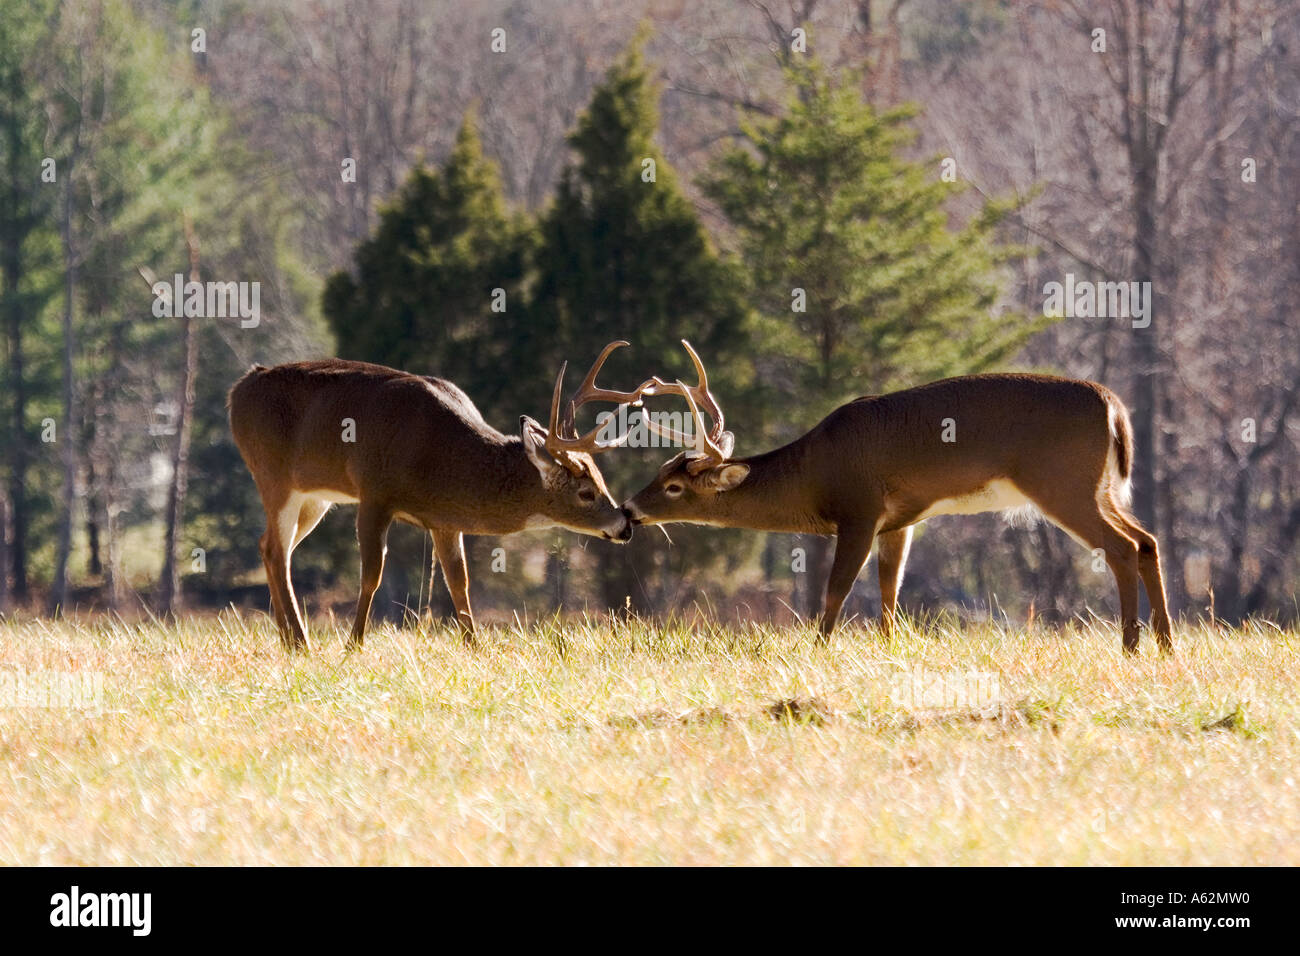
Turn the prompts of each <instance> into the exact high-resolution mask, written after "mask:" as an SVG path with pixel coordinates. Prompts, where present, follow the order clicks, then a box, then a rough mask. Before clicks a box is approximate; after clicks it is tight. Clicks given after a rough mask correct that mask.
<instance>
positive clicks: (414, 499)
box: [229, 342, 639, 650]
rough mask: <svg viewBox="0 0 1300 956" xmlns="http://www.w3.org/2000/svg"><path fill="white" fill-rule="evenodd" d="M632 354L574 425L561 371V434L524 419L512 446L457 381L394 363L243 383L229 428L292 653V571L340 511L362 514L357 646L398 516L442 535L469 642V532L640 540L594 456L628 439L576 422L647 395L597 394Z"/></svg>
mask: <svg viewBox="0 0 1300 956" xmlns="http://www.w3.org/2000/svg"><path fill="white" fill-rule="evenodd" d="M624 345H627V343H626V342H612V343H610V344H609V345H608V346H606V347H605V350H604V351H603V352H602V353H601V354H600V357H599V358H598V359H597V360H596V363H595V364H594V365H593V366H592V367H591V371H589V372H588V373H587V377H586V378H585V379H584V380H583V382H582V384H581V385H580V386H579V387H578V390H577V392H575V393H574V395H573V397H572V399H571V400H570V401H569V402H568V404H567V407H566V410H565V412H564V414H563V415H561V411H560V391H561V388H562V386H563V383H564V370H565V369H564V366H561V368H560V374H559V376H558V377H557V378H556V380H555V392H554V394H553V395H552V399H551V419H550V426H549V427H548V428H543V427H542V426H541V425H539V424H538V423H537V422H535V421H533V419H531V418H529V417H528V416H527V415H523V416H521V417H520V419H519V426H520V428H519V434H518V435H504V434H502V433H501V432H499V431H497V430H496V429H494V428H493V427H492V426H491V425H489V424H488V423H487V422H485V421H484V420H483V417H482V416H481V415H480V414H479V411H478V409H477V408H475V407H474V403H473V402H472V401H470V399H469V396H467V395H466V394H465V393H464V392H463V391H461V390H460V389H459V388H457V387H456V386H455V385H453V384H452V383H451V382H448V381H445V380H443V379H439V378H433V377H429V376H420V375H412V374H410V373H407V372H399V371H397V370H395V369H391V368H385V367H384V366H382V365H370V364H368V363H365V362H349V361H343V360H341V359H327V360H325V361H319V362H295V363H291V364H288V365H277V366H275V367H274V368H266V367H264V366H260V365H257V366H254V367H253V369H252V370H251V371H249V372H248V373H247V374H246V375H244V377H243V378H241V379H240V380H239V381H238V382H236V383H235V386H234V387H233V388H232V389H231V390H230V400H229V407H230V430H231V432H232V433H233V434H234V437H235V444H236V445H238V446H239V452H240V454H241V455H243V457H244V461H245V463H246V464H247V465H248V470H249V471H251V472H252V473H253V480H254V481H256V482H257V489H258V491H259V492H261V495H262V504H263V506H264V507H265V508H266V520H267V527H266V534H264V535H263V536H262V541H261V547H262V560H263V562H264V563H265V564H266V578H267V583H268V585H269V586H270V590H271V603H272V606H273V609H274V611H275V620H276V625H277V626H278V627H279V629H280V635H281V638H282V639H283V641H284V643H285V645H286V647H288V648H290V649H294V650H306V649H307V634H306V630H305V629H304V627H303V620H302V616H301V614H300V613H299V610H298V604H297V600H296V599H295V597H294V593H293V583H292V581H291V580H290V574H289V560H290V558H291V557H292V555H293V551H294V548H296V547H297V546H298V545H299V544H300V543H301V542H302V539H303V538H305V537H307V535H308V534H310V533H311V531H312V529H313V528H315V527H316V525H317V523H318V522H319V521H320V520H321V518H322V517H324V515H325V512H326V511H328V510H329V508H330V506H331V505H332V504H335V503H340V502H346V503H356V504H357V506H358V507H357V540H358V542H359V543H360V545H361V594H360V597H359V598H358V599H357V614H356V620H355V622H354V624H353V626H352V636H351V640H350V641H349V645H348V646H349V648H350V649H351V648H355V647H357V646H359V645H360V644H361V642H362V636H363V634H364V632H365V628H366V618H367V616H368V614H369V611H370V603H371V601H372V599H373V598H374V593H375V589H376V588H377V587H378V586H379V580H380V577H381V576H382V574H383V569H384V553H385V550H386V545H385V540H386V538H387V535H388V527H389V525H390V524H391V523H392V522H393V521H394V520H395V519H396V520H399V521H405V522H407V523H409V524H414V525H416V526H418V527H422V528H425V529H427V530H428V531H429V532H430V533H431V535H432V537H433V544H434V551H435V555H436V560H437V563H438V564H440V565H442V570H443V575H444V577H445V578H446V581H447V589H448V590H449V591H450V592H451V597H452V601H453V603H454V604H455V605H456V616H457V620H458V621H459V622H460V624H461V626H462V628H463V629H464V632H465V637H466V640H467V641H468V640H472V637H473V633H474V615H473V612H472V611H471V609H470V601H469V575H468V572H467V569H466V566H465V551H464V546H463V542H462V537H461V536H462V534H463V533H466V532H468V533H470V534H509V533H511V532H514V531H522V530H523V529H525V528H546V527H552V526H555V525H562V526H564V527H566V528H571V529H572V530H574V531H581V532H583V533H585V534H592V535H603V536H604V537H606V538H608V539H610V540H613V541H621V542H625V541H627V540H628V539H630V538H631V537H632V525H631V523H630V522H629V520H628V518H627V516H626V515H625V514H624V513H623V512H622V511H621V510H620V509H619V507H618V505H617V504H615V502H614V500H613V498H611V497H610V494H609V491H608V489H607V488H606V487H605V480H604V478H603V477H601V474H600V471H599V470H598V469H597V468H596V463H595V461H594V460H593V458H592V454H593V453H595V452H598V451H603V450H604V449H606V448H610V447H613V446H614V445H617V444H620V443H621V441H622V440H625V439H626V435H623V436H621V437H620V438H618V439H616V440H612V441H607V442H600V441H597V440H596V435H597V433H598V432H599V431H600V428H599V427H597V428H595V429H593V430H592V431H591V432H589V433H588V434H586V435H583V436H581V437H579V436H577V435H576V434H575V432H574V428H573V419H574V413H575V412H576V410H577V408H578V407H579V406H581V405H582V404H584V403H585V402H590V401H609V402H618V403H625V402H631V401H635V400H636V399H637V397H638V395H639V392H626V393H625V392H613V391H609V390H607V389H603V388H598V387H596V384H595V382H596V375H597V374H598V373H599V371H600V368H601V366H602V365H604V363H605V360H606V359H607V358H608V357H609V354H610V353H611V352H613V351H614V350H615V349H616V348H619V347H621V346H624ZM566 365H567V363H566Z"/></svg>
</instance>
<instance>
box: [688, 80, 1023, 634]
mask: <svg viewBox="0 0 1300 956" xmlns="http://www.w3.org/2000/svg"><path fill="white" fill-rule="evenodd" d="M788 76H789V79H790V83H791V91H790V96H789V100H788V105H787V107H786V110H785V111H784V113H783V114H782V115H780V116H777V117H774V118H770V119H763V120H760V121H756V122H748V121H746V122H743V123H742V126H743V128H744V130H745V133H746V135H747V139H748V142H746V143H743V144H741V145H738V146H736V147H734V148H732V149H730V150H728V151H727V152H726V153H724V154H723V155H722V156H721V157H720V158H719V159H718V161H717V162H716V164H715V165H714V167H713V168H712V170H711V171H710V173H709V175H707V176H706V177H705V179H704V181H703V187H704V190H705V193H706V195H708V196H709V197H710V198H712V199H713V200H714V201H715V202H716V203H717V204H718V206H719V207H720V209H721V210H722V212H723V213H724V214H725V215H726V217H727V219H728V220H729V222H730V224H731V225H732V226H733V227H734V230H735V239H736V243H737V245H738V247H739V249H740V252H741V255H742V258H743V260H744V264H745V272H744V274H745V275H746V277H747V278H748V280H749V283H750V290H749V292H750V301H751V302H753V303H754V304H755V305H756V307H757V309H758V311H759V313H760V318H759V320H758V324H759V329H760V335H759V337H758V341H759V343H760V349H761V352H760V354H759V355H758V357H757V359H756V361H757V362H758V364H759V365H760V367H761V369H762V373H761V374H760V375H759V376H757V379H758V381H759V382H761V383H765V384H764V388H765V395H764V398H763V404H765V405H766V406H767V408H768V409H769V410H778V409H779V410H784V409H797V410H798V411H797V413H788V414H785V413H779V414H780V419H779V420H777V421H772V422H769V430H770V433H771V438H773V439H775V440H789V439H792V438H794V437H796V436H797V435H799V434H801V433H803V432H804V431H806V430H807V429H808V428H809V427H811V426H812V425H813V424H815V423H816V422H817V421H818V420H819V419H820V418H821V417H822V416H824V415H825V414H827V413H828V412H829V411H831V410H832V409H833V408H835V407H836V406H838V405H840V404H842V403H843V402H845V401H848V400H849V399H851V398H854V397H855V396H858V395H862V394H866V393H879V392H885V391H889V390H891V389H893V388H897V387H903V386H906V385H911V384H919V383H921V382H925V381H929V380H932V379H935V378H941V377H944V376H947V375H955V374H962V373H968V372H974V371H979V370H981V369H986V368H989V367H991V366H993V365H996V364H997V363H999V362H1001V361H1003V360H1005V359H1006V358H1008V357H1009V356H1010V355H1012V354H1013V353H1014V352H1015V351H1016V350H1017V349H1018V348H1019V347H1020V345H1021V344H1022V343H1024V342H1025V341H1026V340H1027V339H1028V338H1029V336H1031V335H1032V334H1033V333H1034V332H1035V331H1037V330H1038V329H1039V328H1041V327H1042V325H1043V324H1044V322H1043V321H1040V322H1031V321H1028V320H1027V319H1026V318H1025V317H1023V316H1019V315H1013V314H1006V313H1002V314H999V312H998V311H997V306H998V303H999V298H1000V293H1001V286H1002V281H1003V274H1002V268H1001V267H1002V263H1003V262H1005V261H1006V259H1007V258H1008V257H1009V256H1010V255H1012V254H1014V253H1016V252H1017V251H1018V250H1015V249H1011V248H1009V247H999V246H998V245H997V244H996V243H995V241H994V236H993V232H994V229H995V227H996V226H997V223H998V221H999V220H1000V219H1001V218H1002V217H1003V215H1004V214H1005V213H1006V211H1008V208H1009V204H1007V203H1002V202H986V203H984V204H983V206H982V208H981V209H980V210H979V211H978V213H977V214H975V215H974V216H973V217H972V218H971V219H970V220H969V221H968V222H967V223H966V224H965V225H962V226H956V227H954V226H953V225H951V224H950V222H949V216H948V213H947V211H946V204H947V203H948V200H949V199H950V197H951V196H952V195H954V193H955V191H956V190H957V189H959V188H960V187H959V186H958V185H957V184H954V183H949V182H944V181H943V179H942V178H941V176H940V169H941V167H940V164H939V162H938V161H937V160H936V161H935V162H934V163H933V164H929V165H925V164H921V163H917V162H913V161H910V160H908V159H906V158H904V156H903V155H902V152H903V150H904V149H905V148H906V147H907V146H908V144H909V143H910V142H911V140H912V131H911V128H910V127H909V126H908V120H909V119H911V117H912V116H913V115H914V113H915V110H914V109H913V108H912V107H907V106H905V107H900V108H897V109H892V110H889V111H887V112H877V111H876V110H874V109H873V108H872V107H871V106H870V105H869V104H867V103H865V102H864V101H863V100H862V98H861V95H860V94H859V92H858V89H859V86H858V85H857V84H856V83H854V82H849V81H847V80H845V81H842V82H840V81H837V80H836V79H835V78H833V77H831V76H828V75H827V74H826V73H825V72H824V71H823V70H822V69H821V68H820V67H819V66H818V65H817V63H816V62H815V61H810V62H807V63H802V64H795V65H793V66H791V67H790V68H789V70H788ZM792 544H795V545H796V546H799V547H803V548H805V549H806V550H807V552H808V562H807V572H808V573H806V574H804V575H803V576H802V581H803V584H804V586H803V587H802V588H801V591H802V596H801V598H800V599H799V603H800V604H801V605H802V610H803V612H804V613H805V614H808V615H812V614H815V613H816V612H817V610H818V608H819V606H820V600H821V598H820V588H821V582H823V581H824V580H825V574H826V571H827V567H826V566H827V557H828V554H829V551H828V549H827V547H826V542H825V539H820V538H813V539H811V540H798V541H796V542H792ZM776 547H778V549H779V548H781V547H783V546H780V545H778V546H776Z"/></svg>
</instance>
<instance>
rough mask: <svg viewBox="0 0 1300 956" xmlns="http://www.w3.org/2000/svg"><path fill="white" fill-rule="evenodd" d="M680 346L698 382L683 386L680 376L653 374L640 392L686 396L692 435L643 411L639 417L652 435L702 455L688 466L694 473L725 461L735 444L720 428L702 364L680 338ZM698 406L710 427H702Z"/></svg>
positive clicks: (715, 402)
mask: <svg viewBox="0 0 1300 956" xmlns="http://www.w3.org/2000/svg"><path fill="white" fill-rule="evenodd" d="M682 345H684V346H686V351H687V352H688V353H689V354H690V356H691V361H692V362H694V363H695V373H696V375H697V376H698V377H699V380H700V381H699V384H698V385H687V384H685V383H684V382H683V381H682V380H681V379H678V380H677V381H676V382H665V381H664V380H663V379H661V378H659V377H658V376H655V377H654V378H653V379H651V380H650V386H649V387H648V388H647V387H646V386H644V385H643V386H642V387H641V393H642V394H644V395H651V396H653V395H680V396H682V397H683V398H684V399H686V404H687V405H689V406H690V409H691V418H692V420H693V421H694V422H695V428H694V434H692V435H687V434H684V433H683V432H679V431H677V430H676V429H674V428H667V427H665V426H663V425H660V424H658V423H657V422H655V421H654V419H653V418H652V417H651V416H650V415H649V414H645V413H643V415H642V417H643V419H644V421H645V424H646V427H647V428H649V429H650V430H651V431H652V432H654V433H655V434H656V435H659V436H660V437H661V438H667V439H668V440H669V441H674V442H681V443H682V444H683V445H686V446H687V447H688V448H692V449H694V450H695V451H697V452H699V453H700V454H701V455H703V456H704V457H703V459H701V460H700V461H698V462H695V463H693V464H692V465H691V466H689V467H690V468H691V470H692V471H693V472H698V471H702V470H703V469H704V468H706V467H708V466H711V465H717V464H721V463H722V462H724V461H726V460H727V458H729V457H730V456H731V450H732V447H733V446H734V445H735V436H734V435H732V434H731V432H729V431H727V430H726V429H725V427H724V426H725V422H724V419H723V417H722V407H721V406H720V405H719V404H718V400H717V399H716V398H714V397H713V393H712V392H711V391H709V376H708V373H707V372H705V370H704V363H703V362H701V361H700V357H699V356H698V355H696V354H695V349H693V348H691V343H690V342H687V341H686V340H685V339H682ZM700 406H703V407H704V410H705V411H707V412H708V413H709V417H710V418H712V419H713V428H712V429H706V428H705V426H704V419H703V417H702V416H701V415H700Z"/></svg>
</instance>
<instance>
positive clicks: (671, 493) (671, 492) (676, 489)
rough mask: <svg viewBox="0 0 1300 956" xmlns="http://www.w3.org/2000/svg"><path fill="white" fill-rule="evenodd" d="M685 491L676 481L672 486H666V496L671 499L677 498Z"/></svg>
mask: <svg viewBox="0 0 1300 956" xmlns="http://www.w3.org/2000/svg"><path fill="white" fill-rule="evenodd" d="M684 490H685V489H684V487H683V486H682V485H680V484H678V483H677V482H675V481H674V482H673V483H672V484H670V485H664V494H666V495H667V496H668V497H669V498H676V497H677V496H678V495H680V494H681V493H682V491H684Z"/></svg>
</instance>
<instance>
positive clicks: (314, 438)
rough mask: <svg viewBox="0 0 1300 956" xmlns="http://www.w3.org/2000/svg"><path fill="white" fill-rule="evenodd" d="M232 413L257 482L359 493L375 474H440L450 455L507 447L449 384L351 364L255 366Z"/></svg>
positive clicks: (239, 386)
mask: <svg viewBox="0 0 1300 956" xmlns="http://www.w3.org/2000/svg"><path fill="white" fill-rule="evenodd" d="M229 409H230V428H231V433H232V434H233V436H234V439H235V443H236V445H238V446H239V450H240V453H241V454H242V455H243V457H244V460H245V461H246V462H247V463H248V465H249V468H250V469H251V470H252V471H253V472H254V474H255V475H257V474H258V473H271V474H274V475H276V476H277V478H278V479H280V480H283V479H288V480H290V481H291V482H292V483H293V485H294V487H298V488H309V487H319V488H329V489H333V490H335V491H338V492H339V493H341V494H347V495H352V496H356V495H357V488H358V487H359V486H360V485H362V484H364V482H365V478H366V473H367V472H371V471H373V472H386V471H400V470H402V469H403V468H412V467H417V468H418V467H423V466H425V463H426V461H427V462H428V467H433V464H434V463H436V462H437V461H438V460H445V459H446V457H447V455H446V454H440V453H444V452H446V451H447V450H452V451H454V452H459V453H460V454H461V455H462V456H464V455H466V454H467V453H472V449H473V447H474V446H475V444H476V443H477V444H482V443H485V442H488V443H495V442H499V441H503V440H504V436H501V435H500V433H498V432H496V431H495V430H494V429H492V428H491V427H490V426H489V425H488V424H487V423H486V422H485V421H484V420H483V417H482V415H480V414H479V411H478V409H477V408H475V406H474V403H473V402H472V401H471V400H470V398H469V396H467V395H466V394H465V393H464V392H463V391H461V390H460V389H459V388H457V387H456V386H455V385H454V384H452V383H451V382H447V381H445V380H443V379H438V378H433V377H429V376H419V375H413V374H411V373H409V372H402V371H399V370H397V369H391V368H387V367H385V366H382V365H373V364H370V363H367V362H352V361H346V360H343V359H326V360H322V361H313V362H292V363H288V364H285V365H277V366H274V367H272V368H266V367H263V366H254V367H253V368H252V369H251V370H250V371H249V372H248V373H246V374H245V375H244V376H243V377H242V378H241V379H240V380H239V381H238V382H236V383H235V385H234V387H233V388H232V389H231V390H230V397H229Z"/></svg>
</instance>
